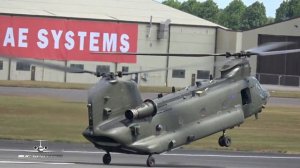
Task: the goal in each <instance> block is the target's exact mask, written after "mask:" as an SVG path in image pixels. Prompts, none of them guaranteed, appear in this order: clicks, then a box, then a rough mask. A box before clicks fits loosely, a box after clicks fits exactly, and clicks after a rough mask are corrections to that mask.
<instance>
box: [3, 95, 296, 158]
mask: <svg viewBox="0 0 300 168" xmlns="http://www.w3.org/2000/svg"><path fill="white" fill-rule="evenodd" d="M0 116H1V117H0V138H2V139H26V140H36V139H47V140H50V141H65V142H87V141H86V140H85V139H84V138H83V136H82V135H81V133H82V131H83V130H84V129H85V128H86V126H87V124H88V123H87V112H86V104H85V103H74V102H65V101H62V100H58V99H53V98H45V97H20V96H18V97H15V96H0ZM259 118H260V119H259V120H255V119H254V118H249V119H247V121H246V122H245V123H244V124H242V125H241V127H239V128H235V129H233V130H228V132H227V134H228V135H230V136H231V137H232V140H233V144H232V146H231V147H230V148H228V149H227V150H239V151H262V152H266V151H267V152H281V153H300V145H299V142H300V122H299V121H300V106H299V107H297V106H293V107H274V106H268V107H267V108H266V109H264V111H263V113H261V115H260V116H259ZM220 135H221V133H219V134H217V135H213V136H210V137H207V138H204V139H201V140H199V141H196V142H194V143H192V144H190V145H188V146H185V147H186V148H193V149H194V148H198V149H218V150H219V149H221V148H219V147H218V144H217V139H218V137H219V136H220Z"/></svg>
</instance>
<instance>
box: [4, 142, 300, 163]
mask: <svg viewBox="0 0 300 168" xmlns="http://www.w3.org/2000/svg"><path fill="white" fill-rule="evenodd" d="M35 145H38V142H35V141H14V140H12V141H10V140H0V167H1V168H3V167H4V168H19V167H20V168H24V167H30V168H38V167H43V168H52V167H55V168H65V167H74V168H81V167H84V168H89V167H98V168H99V167H111V168H116V167H122V168H132V167H146V159H147V156H143V155H126V154H116V153H112V162H111V164H110V165H109V166H107V165H103V163H102V156H103V154H104V153H105V152H103V151H100V150H97V149H95V148H94V147H93V146H92V145H90V144H69V143H54V142H43V144H42V145H45V146H48V148H49V152H44V153H38V152H35V151H34V150H33V148H32V147H33V146H35ZM154 157H155V159H156V167H187V168H188V167H197V168H299V166H300V155H285V154H268V153H249V152H247V153H246V152H225V151H199V150H183V149H177V150H174V151H172V152H169V153H165V154H162V155H154Z"/></svg>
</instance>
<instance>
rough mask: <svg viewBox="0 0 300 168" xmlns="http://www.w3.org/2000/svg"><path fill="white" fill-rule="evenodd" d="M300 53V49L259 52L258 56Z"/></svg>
mask: <svg viewBox="0 0 300 168" xmlns="http://www.w3.org/2000/svg"><path fill="white" fill-rule="evenodd" d="M298 52H300V49H292V50H280V51H269V52H258V53H256V54H257V55H259V56H269V55H281V54H291V53H298Z"/></svg>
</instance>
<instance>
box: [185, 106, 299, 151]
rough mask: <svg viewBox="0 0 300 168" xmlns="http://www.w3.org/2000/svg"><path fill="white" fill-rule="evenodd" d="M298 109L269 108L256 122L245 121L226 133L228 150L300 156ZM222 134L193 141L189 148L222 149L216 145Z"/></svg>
mask: <svg viewBox="0 0 300 168" xmlns="http://www.w3.org/2000/svg"><path fill="white" fill-rule="evenodd" d="M299 121H300V106H299V107H275V106H269V107H267V108H266V109H264V111H263V112H262V113H261V114H260V115H259V119H258V120H255V119H254V117H252V118H248V119H247V120H246V121H245V123H244V124H242V125H241V126H240V127H237V128H235V129H232V130H228V131H227V134H228V135H230V136H231V138H232V140H233V141H232V142H233V143H232V146H231V147H230V148H228V150H239V151H253V150H254V151H258V152H279V153H300V145H299V142H300V122H299ZM220 135H221V133H219V134H218V135H213V136H210V137H207V138H204V139H202V140H200V141H197V142H194V143H192V144H190V145H189V146H188V148H208V149H224V148H220V147H218V146H217V140H218V138H219V136H220Z"/></svg>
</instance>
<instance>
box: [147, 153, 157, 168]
mask: <svg viewBox="0 0 300 168" xmlns="http://www.w3.org/2000/svg"><path fill="white" fill-rule="evenodd" d="M147 166H148V167H153V166H155V159H154V157H153V156H152V155H149V157H148V159H147Z"/></svg>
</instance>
